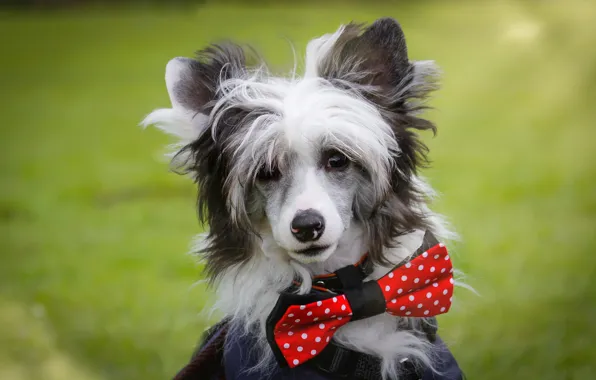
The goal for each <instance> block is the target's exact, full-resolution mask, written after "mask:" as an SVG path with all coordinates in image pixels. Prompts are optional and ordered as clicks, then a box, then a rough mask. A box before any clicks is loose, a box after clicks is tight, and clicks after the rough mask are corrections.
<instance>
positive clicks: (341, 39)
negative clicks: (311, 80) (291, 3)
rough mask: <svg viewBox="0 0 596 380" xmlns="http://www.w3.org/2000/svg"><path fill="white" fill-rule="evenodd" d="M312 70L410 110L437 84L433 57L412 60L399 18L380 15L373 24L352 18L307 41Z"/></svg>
mask: <svg viewBox="0 0 596 380" xmlns="http://www.w3.org/2000/svg"><path fill="white" fill-rule="evenodd" d="M307 73H311V74H314V75H316V76H319V77H323V78H325V79H328V80H330V81H331V82H333V83H336V84H337V85H338V86H342V85H344V86H348V87H352V88H356V89H357V90H359V91H361V92H363V93H364V95H365V96H367V97H368V98H371V100H373V101H375V102H377V103H380V104H379V105H381V106H383V107H384V108H389V109H390V110H391V111H397V112H399V113H402V114H407V113H409V112H411V111H415V110H417V109H418V105H419V104H418V102H409V104H406V103H407V101H411V100H416V99H422V98H424V97H426V95H428V93H430V92H431V91H432V90H435V89H436V83H435V81H434V78H435V77H436V74H437V70H436V68H435V66H434V64H433V62H430V61H410V60H409V58H408V48H407V45H406V38H405V35H404V32H403V30H402V28H401V26H400V25H399V23H398V22H397V21H396V20H394V19H392V18H381V19H378V20H376V21H375V22H374V23H372V24H371V25H370V26H369V27H367V28H363V26H362V25H358V24H354V23H351V24H348V25H345V26H343V27H342V28H340V29H339V30H338V31H337V32H335V33H334V34H332V35H326V36H323V37H321V38H318V39H315V40H313V41H311V42H310V43H309V45H308V47H307Z"/></svg>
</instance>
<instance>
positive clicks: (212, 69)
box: [166, 44, 245, 113]
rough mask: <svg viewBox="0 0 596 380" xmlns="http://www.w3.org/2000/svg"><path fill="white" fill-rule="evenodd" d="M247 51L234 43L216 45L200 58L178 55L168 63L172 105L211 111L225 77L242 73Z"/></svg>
mask: <svg viewBox="0 0 596 380" xmlns="http://www.w3.org/2000/svg"><path fill="white" fill-rule="evenodd" d="M244 68H245V56H244V51H243V49H242V48H241V47H240V46H237V45H233V44H223V45H212V46H210V47H208V48H206V49H204V50H202V51H200V52H198V53H197V57H196V59H190V58H174V59H172V60H171V61H170V62H168V64H167V66H166V87H167V90H168V94H169V96H170V101H171V102H172V107H173V108H175V109H178V110H183V111H186V112H192V113H208V111H209V106H210V105H211V104H212V103H213V101H214V100H216V97H217V87H218V85H219V83H220V82H221V81H223V80H226V79H229V78H231V77H233V76H237V75H240V74H241V72H242V71H243V70H244Z"/></svg>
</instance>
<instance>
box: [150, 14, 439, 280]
mask: <svg viewBox="0 0 596 380" xmlns="http://www.w3.org/2000/svg"><path fill="white" fill-rule="evenodd" d="M247 51H248V50H247V49H244V48H241V47H240V46H238V45H234V44H223V45H213V46H211V47H209V48H207V49H205V50H203V51H201V52H199V54H198V56H197V57H196V59H186V58H176V59H174V60H172V61H170V62H169V63H168V65H167V68H166V84H167V89H168V92H169V95H170V99H171V102H172V109H166V110H157V111H155V112H153V113H152V114H150V115H149V116H148V117H147V119H146V120H145V123H146V124H157V125H158V126H159V127H161V128H162V129H164V130H166V131H167V132H171V133H174V134H176V135H177V136H179V137H180V138H181V139H182V142H181V144H180V145H179V149H178V150H177V153H176V155H175V159H177V160H178V162H179V163H180V164H181V166H182V168H183V169H184V171H185V172H187V173H190V174H192V175H193V176H194V179H195V180H196V182H197V184H198V188H199V197H198V206H199V214H200V217H201V218H202V219H203V220H204V221H206V222H208V223H209V225H210V232H209V236H208V238H207V245H206V247H205V248H204V252H203V254H204V255H205V256H206V258H207V270H208V272H209V273H210V274H211V275H217V274H219V273H221V272H222V271H223V270H225V269H226V268H227V267H229V266H231V265H234V264H238V263H241V262H243V261H246V260H248V259H249V258H250V255H252V254H254V252H255V251H256V250H255V249H254V247H255V244H259V239H260V238H261V237H262V236H263V235H264V234H267V235H268V236H271V237H272V240H273V241H274V242H275V244H276V245H277V247H276V248H278V251H281V252H283V254H284V255H287V258H291V259H294V260H297V261H299V262H302V263H308V262H322V261H325V260H327V259H328V258H329V257H330V256H331V255H333V254H334V252H335V251H336V248H337V245H338V242H339V241H340V238H341V237H342V235H343V234H344V232H345V231H346V229H347V228H348V227H349V226H350V224H352V223H361V224H362V225H363V226H364V227H365V230H366V231H367V233H368V241H369V253H370V255H371V256H372V258H373V259H374V260H376V261H378V262H383V261H384V258H383V254H382V252H383V248H384V247H386V246H389V245H391V242H392V241H393V240H394V239H395V237H397V236H399V235H400V234H403V233H405V232H409V231H410V230H412V229H415V228H424V227H425V226H426V225H427V223H428V221H427V220H426V215H425V214H424V211H423V210H424V209H425V208H424V207H421V204H422V203H423V202H424V199H422V197H423V194H422V193H421V191H420V189H419V187H418V185H417V178H416V176H415V174H416V169H417V167H418V166H419V165H421V164H423V163H424V162H425V153H426V147H425V146H424V145H423V144H422V143H421V142H420V141H419V140H418V138H417V135H416V133H415V131H416V130H425V129H432V130H434V126H433V124H432V123H430V122H429V121H427V120H424V119H421V118H419V117H418V116H417V113H418V111H420V109H422V105H421V104H422V102H421V100H423V99H424V98H425V97H426V96H427V94H428V93H429V92H430V91H431V90H433V89H434V86H435V84H434V81H433V78H432V77H433V75H434V74H435V71H434V66H433V65H432V63H429V62H411V61H410V60H409V59H408V54H407V49H406V43H405V38H404V35H403V32H402V30H401V28H400V26H399V24H398V23H397V22H396V21H395V20H392V19H379V20H377V21H376V22H374V23H373V24H372V25H370V26H369V27H367V28H364V27H362V26H360V25H355V24H349V25H347V26H342V27H341V28H340V29H339V30H337V31H336V32H335V33H333V34H329V35H325V36H323V37H320V38H318V39H315V40H312V41H311V42H310V43H309V44H308V46H307V51H306V62H305V70H304V75H303V76H301V77H300V78H298V77H296V75H295V73H293V75H292V76H291V77H290V78H282V77H275V76H273V75H271V74H270V72H269V71H268V70H267V68H266V67H265V66H264V64H263V63H262V62H261V61H259V60H258V59H257V62H258V64H257V65H250V64H249V63H248V61H250V60H251V59H254V58H255V57H254V56H252V55H249V54H248V53H247Z"/></svg>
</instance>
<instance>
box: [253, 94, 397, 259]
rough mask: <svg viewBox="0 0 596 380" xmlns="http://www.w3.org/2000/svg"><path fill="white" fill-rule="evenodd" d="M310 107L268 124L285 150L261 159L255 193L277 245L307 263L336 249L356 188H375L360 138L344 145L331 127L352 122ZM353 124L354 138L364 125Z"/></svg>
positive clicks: (352, 206) (369, 191) (351, 211)
mask: <svg viewBox="0 0 596 380" xmlns="http://www.w3.org/2000/svg"><path fill="white" fill-rule="evenodd" d="M335 96H337V95H335ZM312 106H313V107H309V108H310V112H309V110H307V109H304V110H303V113H302V114H301V117H300V118H299V119H298V120H287V119H282V120H280V121H279V126H275V125H273V126H269V128H279V131H278V132H277V133H278V134H279V135H278V136H277V137H276V139H278V140H279V144H280V145H281V146H282V147H281V148H280V150H281V153H282V154H281V155H280V156H278V157H273V159H272V162H269V161H268V160H267V158H265V159H264V160H263V161H265V162H266V163H265V164H264V165H262V166H260V167H259V169H258V170H259V171H258V172H257V174H256V179H255V181H254V188H253V189H254V190H253V192H252V194H251V197H252V198H253V200H254V202H255V203H256V204H259V207H261V208H262V210H263V214H261V213H260V212H257V213H255V215H264V216H265V217H266V219H267V224H268V225H269V227H270V228H271V233H272V235H273V239H274V240H275V242H276V244H278V245H279V247H281V248H282V249H283V250H284V251H285V252H287V254H288V255H289V256H290V257H292V258H293V259H295V260H298V261H301V262H304V263H306V262H312V261H324V260H326V259H327V258H329V256H330V255H331V254H333V253H334V251H335V249H336V248H337V244H338V242H339V240H340V238H341V237H342V234H343V233H344V231H345V230H346V229H347V228H348V227H349V225H350V222H351V221H352V218H353V215H354V212H353V210H354V206H355V203H356V202H359V201H360V200H359V198H358V197H357V194H358V192H364V193H366V194H371V193H372V192H374V191H375V189H374V183H373V181H372V178H371V177H370V174H369V171H368V170H367V169H366V168H367V167H368V166H369V164H370V163H369V162H367V160H366V159H364V157H362V156H361V155H359V154H354V153H355V152H353V149H352V148H353V146H357V145H358V142H356V141H352V142H346V143H349V144H351V145H352V146H351V147H350V148H348V149H346V147H345V146H344V145H343V144H342V142H341V141H338V139H337V138H335V137H334V136H333V134H332V133H331V132H330V130H329V129H333V128H335V127H337V128H338V129H340V130H341V127H345V126H346V124H347V123H353V122H352V121H350V120H342V122H341V123H338V125H336V126H333V125H329V123H333V121H330V119H329V117H328V115H325V113H326V112H334V113H338V110H333V109H326V108H325V107H320V108H319V107H317V106H316V105H315V104H313V105H312ZM321 108H322V109H321ZM371 116H372V117H376V118H379V116H378V115H375V114H374V113H373V114H372V115H371ZM325 123H327V124H328V125H325ZM353 124H354V125H353V129H354V132H357V133H356V136H354V138H358V137H357V134H358V133H362V134H364V133H366V128H362V127H361V126H359V125H358V124H357V123H353ZM385 153H388V151H387V150H386V149H385ZM257 161H259V160H257ZM372 164H373V165H375V166H377V165H378V164H382V162H379V163H378V164H376V163H372ZM247 182H249V181H247ZM364 206H365V207H369V205H364Z"/></svg>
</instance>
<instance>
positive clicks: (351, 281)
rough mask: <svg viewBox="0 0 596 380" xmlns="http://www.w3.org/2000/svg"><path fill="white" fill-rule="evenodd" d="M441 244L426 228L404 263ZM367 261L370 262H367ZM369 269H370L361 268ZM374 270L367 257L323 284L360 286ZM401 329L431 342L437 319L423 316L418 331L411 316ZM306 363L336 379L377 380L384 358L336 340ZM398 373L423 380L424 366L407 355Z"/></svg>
mask: <svg viewBox="0 0 596 380" xmlns="http://www.w3.org/2000/svg"><path fill="white" fill-rule="evenodd" d="M436 244H438V240H437V239H436V238H435V237H434V235H433V234H432V233H430V232H429V231H427V232H426V233H425V235H424V239H423V241H422V245H421V246H420V247H419V248H418V249H417V250H416V252H414V253H413V254H412V256H411V257H409V258H407V259H406V260H404V263H400V265H402V264H405V262H407V261H409V260H411V259H412V258H414V257H417V256H419V255H421V254H422V253H424V252H425V251H427V250H428V249H429V248H431V247H433V246H435V245H436ZM365 263H368V264H365ZM359 268H367V269H359ZM370 273H372V260H370V259H368V257H366V260H364V261H362V264H361V265H358V264H356V265H349V266H347V267H345V268H342V269H340V270H338V271H336V272H335V273H334V276H329V277H327V278H329V280H328V282H325V283H324V285H325V286H324V287H325V288H326V289H329V290H337V289H348V291H350V290H352V288H356V287H358V286H359V285H361V283H362V281H363V280H364V278H366V277H367V276H368V275H369V274H370ZM316 281H318V279H316V278H315V279H314V280H313V285H315V284H316V285H318V286H320V285H323V284H317V283H316ZM398 323H399V326H398V328H399V329H401V330H411V331H412V332H413V333H415V334H419V335H422V336H425V337H426V338H427V339H428V340H429V341H430V342H435V341H436V337H437V330H438V325H437V320H436V318H434V317H433V318H424V320H423V321H422V322H421V323H420V328H421V329H422V330H421V331H418V330H417V329H416V328H414V326H413V322H412V321H411V320H408V319H401V320H399V321H398ZM305 365H307V366H309V367H311V368H313V369H314V370H316V371H317V372H319V373H323V374H325V375H329V376H331V377H332V378H334V379H346V380H348V379H349V380H378V379H380V378H381V361H380V359H379V358H377V357H375V356H373V355H369V354H365V353H362V352H357V351H354V350H351V349H348V348H345V347H342V346H340V345H339V344H337V343H335V342H334V341H331V342H329V344H328V345H327V346H326V347H325V349H323V351H321V352H320V353H319V354H318V355H317V356H315V357H314V358H312V359H310V360H309V361H308V362H307V363H306V364H305ZM400 366H401V368H399V372H400V373H401V377H400V379H403V380H419V379H422V377H423V374H424V368H423V366H422V365H420V364H417V363H415V362H413V361H412V360H411V359H409V358H404V359H403V360H402V361H401V364H400Z"/></svg>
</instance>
